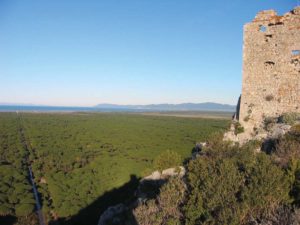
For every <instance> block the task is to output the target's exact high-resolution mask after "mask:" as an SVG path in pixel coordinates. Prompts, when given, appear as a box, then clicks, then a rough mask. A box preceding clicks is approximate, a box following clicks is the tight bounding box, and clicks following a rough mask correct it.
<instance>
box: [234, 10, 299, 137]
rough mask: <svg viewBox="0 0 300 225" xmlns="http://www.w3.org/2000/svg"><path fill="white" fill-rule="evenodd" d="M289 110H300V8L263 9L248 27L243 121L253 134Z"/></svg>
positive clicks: (242, 101) (244, 53) (245, 46)
mask: <svg viewBox="0 0 300 225" xmlns="http://www.w3.org/2000/svg"><path fill="white" fill-rule="evenodd" d="M285 112H300V7H297V8H295V9H294V10H293V11H291V12H289V13H287V14H285V15H284V16H278V15H277V13H276V12H275V11H273V10H268V11H262V12H260V13H258V14H257V16H256V17H255V19H254V20H253V21H252V22H251V23H248V24H246V25H245V26H244V46H243V87H242V97H241V105H240V113H239V122H240V123H241V125H242V126H243V127H244V128H245V132H246V133H251V132H253V131H254V130H255V127H258V126H260V125H261V124H262V123H263V121H264V118H266V117H275V116H280V115H282V114H283V113H285Z"/></svg>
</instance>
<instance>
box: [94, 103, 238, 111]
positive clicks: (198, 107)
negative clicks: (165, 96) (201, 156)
mask: <svg viewBox="0 0 300 225" xmlns="http://www.w3.org/2000/svg"><path fill="white" fill-rule="evenodd" d="M95 108H98V109H115V110H155V111H229V112H234V111H235V108H236V106H235V105H228V104H219V103H214V102H204V103H182V104H151V105H116V104H99V105H96V106H95Z"/></svg>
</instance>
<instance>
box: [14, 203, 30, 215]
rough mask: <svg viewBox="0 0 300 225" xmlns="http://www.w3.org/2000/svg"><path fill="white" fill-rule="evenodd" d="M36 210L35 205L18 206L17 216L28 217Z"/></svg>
mask: <svg viewBox="0 0 300 225" xmlns="http://www.w3.org/2000/svg"><path fill="white" fill-rule="evenodd" d="M33 210H34V204H18V205H16V207H15V213H16V216H27V215H29V214H30V213H32V212H33Z"/></svg>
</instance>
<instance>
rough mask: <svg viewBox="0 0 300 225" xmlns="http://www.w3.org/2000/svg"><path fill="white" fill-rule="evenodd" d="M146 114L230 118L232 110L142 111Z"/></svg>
mask: <svg viewBox="0 0 300 225" xmlns="http://www.w3.org/2000/svg"><path fill="white" fill-rule="evenodd" d="M140 114H141V115H146V116H174V117H183V118H204V119H231V117H232V115H233V112H210V111H169V112H167V111H165V112H144V113H140Z"/></svg>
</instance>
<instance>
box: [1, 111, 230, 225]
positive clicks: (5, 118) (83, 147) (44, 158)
mask: <svg viewBox="0 0 300 225" xmlns="http://www.w3.org/2000/svg"><path fill="white" fill-rule="evenodd" d="M227 126H228V121H227V120H220V119H215V120H210V119H199V118H176V117H159V116H142V115H128V114H118V113H116V114H104V113H103V114H97V113H81V114H79V113H74V114H63V113H62V114H47V113H43V114H37V113H19V114H16V113H1V114H0V135H1V139H0V142H1V145H0V152H1V155H0V159H1V161H0V167H1V170H0V174H1V180H0V202H1V206H0V221H1V217H2V218H4V217H7V216H14V217H16V220H15V223H16V224H17V223H18V224H22V223H23V224H29V222H28V221H31V223H32V224H35V221H36V218H34V216H32V212H33V211H34V198H33V194H32V189H31V186H30V183H29V179H28V178H29V177H28V168H27V167H28V165H31V167H32V170H33V173H34V177H35V182H36V184H37V187H38V192H39V194H40V198H41V200H42V207H43V208H42V209H43V213H44V215H45V218H46V220H47V221H48V222H50V223H52V222H53V221H56V220H57V221H60V224H64V223H66V224H67V221H68V220H69V219H71V218H73V217H76V216H78V215H79V214H80V212H81V211H84V209H86V208H88V207H91V206H92V205H93V204H94V202H95V201H96V200H97V199H99V198H101V196H103V195H105V194H106V193H108V192H109V191H111V190H115V189H117V188H119V187H121V186H122V185H124V184H125V183H126V182H129V181H130V179H131V178H132V176H135V177H137V179H138V178H139V177H142V176H144V175H148V174H149V172H150V171H152V170H153V169H154V168H155V160H154V159H155V158H156V157H157V156H158V155H159V154H161V153H163V152H165V151H167V150H171V151H173V152H175V153H176V154H178V155H179V156H180V157H179V158H180V159H182V160H183V159H185V158H187V157H188V156H189V155H190V153H191V150H192V148H193V147H194V145H195V143H197V142H199V141H205V140H206V139H207V138H209V136H210V135H211V134H212V133H214V132H216V131H219V130H224V129H225V128H226V127H227ZM179 158H178V159H179ZM101 204H102V205H101V207H104V206H108V204H109V202H103V201H102V203H101ZM103 204H104V205H103ZM105 204H107V205H105ZM97 207H98V208H97ZM97 207H96V211H95V212H96V215H93V216H91V215H85V216H87V217H89V218H91V221H93V223H89V222H88V221H87V224H94V220H95V219H98V218H99V216H100V214H101V211H99V206H97ZM97 209H98V211H99V212H97ZM94 210H95V209H94ZM92 217H93V218H92ZM26 219H27V220H26ZM22 221H27V222H22Z"/></svg>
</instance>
